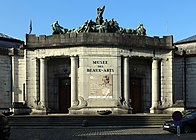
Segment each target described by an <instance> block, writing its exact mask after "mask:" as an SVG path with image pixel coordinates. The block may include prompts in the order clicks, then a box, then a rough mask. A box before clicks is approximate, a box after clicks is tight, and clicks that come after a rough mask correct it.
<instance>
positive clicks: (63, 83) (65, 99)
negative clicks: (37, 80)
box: [59, 77, 71, 113]
mask: <svg viewBox="0 0 196 140" xmlns="http://www.w3.org/2000/svg"><path fill="white" fill-rule="evenodd" d="M70 107H71V79H70V78H69V77H68V78H59V112H61V113H69V110H68V109H69V108H70Z"/></svg>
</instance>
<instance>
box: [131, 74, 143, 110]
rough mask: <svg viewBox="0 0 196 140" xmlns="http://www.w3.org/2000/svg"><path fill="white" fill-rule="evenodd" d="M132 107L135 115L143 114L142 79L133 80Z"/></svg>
mask: <svg viewBox="0 0 196 140" xmlns="http://www.w3.org/2000/svg"><path fill="white" fill-rule="evenodd" d="M131 107H132V108H133V110H132V112H133V113H141V112H142V93H141V78H132V79H131Z"/></svg>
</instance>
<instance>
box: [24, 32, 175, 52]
mask: <svg viewBox="0 0 196 140" xmlns="http://www.w3.org/2000/svg"><path fill="white" fill-rule="evenodd" d="M95 45H96V46H97V45H102V46H108V45H109V46H130V47H131V46H134V47H156V48H162V49H172V48H173V36H164V37H163V38H159V37H147V36H136V35H128V34H125V35H123V34H118V33H78V34H77V33H67V34H57V35H51V36H46V35H40V36H36V35H28V34H27V35H26V41H25V47H26V46H27V48H26V49H35V48H48V47H67V46H95Z"/></svg>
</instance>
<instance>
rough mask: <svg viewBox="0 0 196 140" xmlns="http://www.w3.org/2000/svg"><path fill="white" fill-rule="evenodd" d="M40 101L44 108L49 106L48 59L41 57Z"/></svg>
mask: <svg viewBox="0 0 196 140" xmlns="http://www.w3.org/2000/svg"><path fill="white" fill-rule="evenodd" d="M40 102H41V106H42V107H43V108H46V107H47V64H46V59H45V58H41V59H40Z"/></svg>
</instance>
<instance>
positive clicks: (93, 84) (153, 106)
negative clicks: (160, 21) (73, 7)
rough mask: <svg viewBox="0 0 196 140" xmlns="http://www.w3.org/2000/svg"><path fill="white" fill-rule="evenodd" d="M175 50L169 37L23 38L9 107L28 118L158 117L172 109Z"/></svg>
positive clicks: (81, 35)
mask: <svg viewBox="0 0 196 140" xmlns="http://www.w3.org/2000/svg"><path fill="white" fill-rule="evenodd" d="M174 50H175V49H174V46H173V37H172V36H165V37H163V38H159V37H147V36H136V35H128V34H126V35H125V34H124V35H122V34H117V33H67V34H55V35H50V36H45V35H41V36H36V35H26V40H25V43H24V45H23V46H22V47H21V48H20V51H21V53H20V54H23V55H20V56H19V55H16V56H14V57H13V59H14V60H15V61H14V60H13V62H16V63H15V64H14V63H13V65H14V66H15V65H17V64H21V65H22V66H21V67H13V69H12V70H13V71H15V72H16V73H17V72H22V73H23V75H19V74H15V75H14V77H13V81H14V83H15V84H16V85H18V86H16V85H14V88H13V94H14V96H13V102H23V103H25V104H26V105H27V106H28V107H29V108H30V110H31V113H32V114H33V113H41V114H42V113H69V114H97V112H98V111H103V110H104V111H105V110H109V111H111V112H112V114H128V113H160V112H163V111H164V110H165V109H168V108H170V107H171V106H172V105H173V94H172V93H173V86H172V85H173V59H174ZM22 52H23V53H22ZM16 60H17V61H16ZM19 76H20V77H19ZM15 81H16V82H15ZM18 81H20V82H18Z"/></svg>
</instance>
